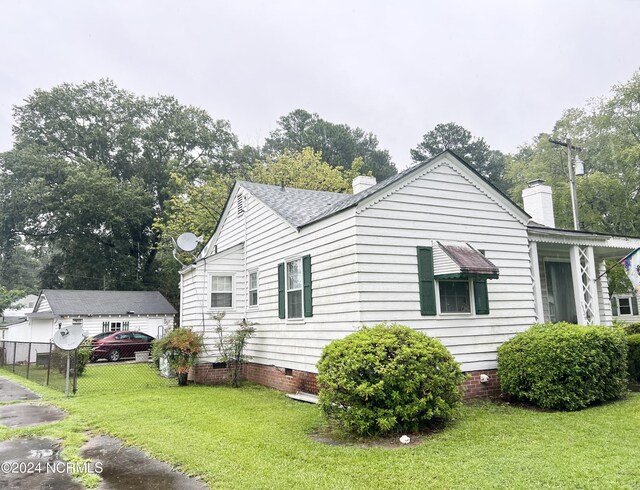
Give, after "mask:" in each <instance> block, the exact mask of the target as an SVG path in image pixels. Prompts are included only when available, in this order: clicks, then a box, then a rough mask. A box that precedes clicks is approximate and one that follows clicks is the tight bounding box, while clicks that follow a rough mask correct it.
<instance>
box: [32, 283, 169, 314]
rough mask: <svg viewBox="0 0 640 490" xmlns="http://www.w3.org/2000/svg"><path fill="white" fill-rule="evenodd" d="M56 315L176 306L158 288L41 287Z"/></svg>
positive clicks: (152, 311) (156, 311)
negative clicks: (101, 289)
mask: <svg viewBox="0 0 640 490" xmlns="http://www.w3.org/2000/svg"><path fill="white" fill-rule="evenodd" d="M42 294H43V295H44V296H45V297H46V298H47V301H48V302H49V306H50V307H51V310H52V311H53V312H54V313H55V314H57V315H126V314H127V312H130V311H133V312H134V313H135V314H136V315H174V314H175V313H176V310H175V308H174V307H173V306H171V304H170V303H169V302H168V301H167V300H166V298H165V297H164V296H162V294H161V293H160V292H159V291H81V290H71V289H44V290H43V291H42Z"/></svg>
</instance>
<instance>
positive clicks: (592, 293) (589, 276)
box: [584, 247, 600, 325]
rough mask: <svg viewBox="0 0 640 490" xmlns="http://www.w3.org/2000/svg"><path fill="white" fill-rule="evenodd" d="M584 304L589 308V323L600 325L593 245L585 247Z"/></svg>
mask: <svg viewBox="0 0 640 490" xmlns="http://www.w3.org/2000/svg"><path fill="white" fill-rule="evenodd" d="M584 255H585V262H586V263H585V272H586V277H585V284H584V286H585V294H584V296H585V306H586V307H587V308H590V309H591V321H590V322H589V323H590V324H591V325H600V298H598V285H597V284H596V270H598V269H597V267H596V261H595V258H594V256H593V247H585V254H584Z"/></svg>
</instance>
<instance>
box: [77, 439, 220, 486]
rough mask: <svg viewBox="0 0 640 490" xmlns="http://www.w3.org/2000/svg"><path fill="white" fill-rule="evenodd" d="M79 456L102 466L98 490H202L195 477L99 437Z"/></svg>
mask: <svg viewBox="0 0 640 490" xmlns="http://www.w3.org/2000/svg"><path fill="white" fill-rule="evenodd" d="M80 454H81V456H82V457H83V458H87V459H90V460H92V461H94V462H96V463H98V462H99V463H100V464H101V465H102V468H103V471H102V473H101V474H100V476H101V477H102V483H101V484H100V486H99V487H98V488H99V489H100V490H173V489H175V490H204V489H206V488H208V487H207V486H206V485H205V484H204V483H202V482H201V481H199V480H196V479H195V478H189V477H188V476H186V475H184V474H182V473H178V472H177V471H174V470H172V469H171V467H170V466H169V465H168V464H166V463H163V462H161V461H158V460H157V459H153V458H150V457H149V456H147V455H146V454H145V453H143V452H142V451H138V450H137V449H133V448H130V447H126V446H123V445H122V441H120V440H118V439H114V438H112V437H107V436H100V437H94V438H93V439H91V440H90V441H89V442H88V443H87V444H85V446H84V447H83V448H82V451H81V453H80Z"/></svg>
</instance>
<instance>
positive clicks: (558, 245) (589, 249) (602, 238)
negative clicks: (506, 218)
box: [529, 226, 640, 325]
mask: <svg viewBox="0 0 640 490" xmlns="http://www.w3.org/2000/svg"><path fill="white" fill-rule="evenodd" d="M638 246H640V239H637V238H628V237H620V236H611V235H602V234H595V233H589V232H581V231H568V230H558V229H554V228H547V227H542V226H541V227H536V226H534V227H531V226H530V227H529V253H530V257H531V277H532V282H533V287H534V298H535V309H536V318H537V321H538V322H539V323H544V322H561V321H566V322H570V323H577V324H579V325H611V323H612V318H613V317H612V311H611V301H610V298H609V287H608V284H607V275H606V274H604V272H605V271H606V265H605V259H615V260H619V259H621V258H622V257H624V256H625V255H626V254H628V253H629V252H631V251H632V250H634V249H635V248H637V247H638Z"/></svg>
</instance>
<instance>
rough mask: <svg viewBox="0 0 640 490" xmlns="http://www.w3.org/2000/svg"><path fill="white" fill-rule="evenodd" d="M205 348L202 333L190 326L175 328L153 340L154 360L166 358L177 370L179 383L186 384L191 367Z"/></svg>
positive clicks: (172, 367) (170, 365)
mask: <svg viewBox="0 0 640 490" xmlns="http://www.w3.org/2000/svg"><path fill="white" fill-rule="evenodd" d="M203 348H204V344H203V342H202V335H200V334H198V333H196V332H194V331H193V330H191V329H190V328H175V329H173V330H171V331H170V332H169V333H168V334H167V335H165V336H164V337H162V338H161V339H158V340H155V341H154V342H153V348H152V355H153V358H154V360H159V359H160V358H165V359H166V360H167V362H168V363H169V367H170V368H171V369H173V370H174V371H175V372H176V374H177V376H178V384H179V385H180V386H184V385H186V384H187V375H188V374H189V369H190V368H191V367H193V366H194V365H195V364H196V362H197V361H198V354H200V353H201V352H202V350H203Z"/></svg>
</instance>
